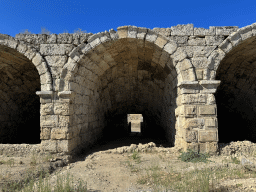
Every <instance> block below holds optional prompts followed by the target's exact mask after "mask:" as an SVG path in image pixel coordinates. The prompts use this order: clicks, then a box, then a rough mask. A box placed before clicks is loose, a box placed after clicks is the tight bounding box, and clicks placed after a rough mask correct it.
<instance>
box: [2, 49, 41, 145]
mask: <svg viewBox="0 0 256 192" xmlns="http://www.w3.org/2000/svg"><path fill="white" fill-rule="evenodd" d="M39 90H40V76H39V74H38V72H37V69H36V67H35V66H34V65H33V64H32V62H31V61H30V60H29V59H28V58H27V57H25V56H24V55H22V54H21V53H19V52H18V51H16V50H14V49H12V48H9V47H7V46H3V45H0V143H1V144H22V143H26V144H38V143H40V142H41V140H40V98H39V97H38V96H37V95H36V91H39Z"/></svg>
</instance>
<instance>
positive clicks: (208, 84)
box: [199, 80, 221, 93]
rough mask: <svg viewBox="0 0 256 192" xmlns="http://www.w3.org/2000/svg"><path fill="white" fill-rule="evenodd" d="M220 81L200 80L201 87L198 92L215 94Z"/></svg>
mask: <svg viewBox="0 0 256 192" xmlns="http://www.w3.org/2000/svg"><path fill="white" fill-rule="evenodd" d="M220 82H221V81H220V80H201V81H199V84H200V85H201V86H202V87H203V89H202V90H200V92H201V93H215V92H216V90H217V88H218V86H219V85H220Z"/></svg>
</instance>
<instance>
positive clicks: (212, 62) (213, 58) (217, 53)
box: [205, 23, 256, 80]
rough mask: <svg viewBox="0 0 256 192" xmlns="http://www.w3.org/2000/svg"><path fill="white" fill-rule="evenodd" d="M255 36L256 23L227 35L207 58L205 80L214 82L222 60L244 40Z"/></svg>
mask: <svg viewBox="0 0 256 192" xmlns="http://www.w3.org/2000/svg"><path fill="white" fill-rule="evenodd" d="M253 36H256V23H253V24H251V25H248V26H245V27H243V28H240V29H238V30H237V31H236V32H233V33H232V34H231V35H229V36H228V37H227V38H226V39H225V40H224V41H223V42H222V43H221V44H220V45H219V46H218V47H217V48H216V50H214V51H213V52H212V53H211V54H210V55H209V57H208V63H207V73H206V75H205V80H215V78H216V71H217V70H218V67H219V64H220V62H221V61H222V59H223V58H224V57H225V56H226V55H227V54H228V53H229V52H230V51H232V50H233V49H234V48H235V47H237V46H238V45H239V44H241V43H242V42H244V41H245V40H247V39H249V38H251V37H253Z"/></svg>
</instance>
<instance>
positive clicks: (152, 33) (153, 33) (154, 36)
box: [145, 29, 157, 43]
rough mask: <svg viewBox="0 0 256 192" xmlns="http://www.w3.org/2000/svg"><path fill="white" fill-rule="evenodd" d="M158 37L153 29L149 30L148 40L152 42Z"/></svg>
mask: <svg viewBox="0 0 256 192" xmlns="http://www.w3.org/2000/svg"><path fill="white" fill-rule="evenodd" d="M156 38H157V34H156V33H155V32H154V31H152V30H150V29H149V30H148V32H147V34H146V38H145V39H146V40H147V41H149V42H151V43H154V42H155V41H156Z"/></svg>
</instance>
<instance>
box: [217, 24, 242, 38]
mask: <svg viewBox="0 0 256 192" xmlns="http://www.w3.org/2000/svg"><path fill="white" fill-rule="evenodd" d="M237 30H238V26H225V27H216V35H226V36H228V35H230V34H231V33H232V32H235V31H237Z"/></svg>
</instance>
